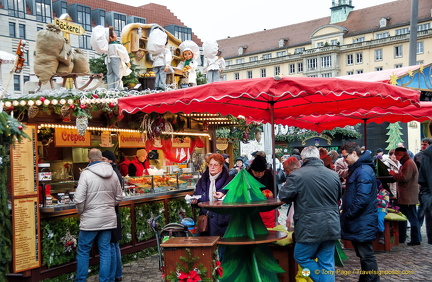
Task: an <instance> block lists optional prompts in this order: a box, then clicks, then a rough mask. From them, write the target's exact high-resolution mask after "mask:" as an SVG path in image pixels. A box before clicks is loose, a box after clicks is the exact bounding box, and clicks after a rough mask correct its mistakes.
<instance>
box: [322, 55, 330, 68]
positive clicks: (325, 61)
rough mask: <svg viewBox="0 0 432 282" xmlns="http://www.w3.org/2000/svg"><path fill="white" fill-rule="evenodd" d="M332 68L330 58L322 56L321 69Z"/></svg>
mask: <svg viewBox="0 0 432 282" xmlns="http://www.w3.org/2000/svg"><path fill="white" fill-rule="evenodd" d="M331 66H332V59H331V56H324V57H322V58H321V67H322V68H324V69H326V68H331Z"/></svg>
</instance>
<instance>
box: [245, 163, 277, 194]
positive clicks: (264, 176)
mask: <svg viewBox="0 0 432 282" xmlns="http://www.w3.org/2000/svg"><path fill="white" fill-rule="evenodd" d="M248 172H249V173H250V174H251V175H252V176H253V177H254V178H255V179H256V180H258V181H259V182H260V183H261V184H263V185H265V187H264V188H262V189H269V190H270V191H273V189H274V179H273V174H272V172H271V170H269V169H267V161H266V159H265V158H264V157H263V156H260V155H256V157H255V159H254V160H253V161H252V164H251V165H250V167H249V169H248Z"/></svg>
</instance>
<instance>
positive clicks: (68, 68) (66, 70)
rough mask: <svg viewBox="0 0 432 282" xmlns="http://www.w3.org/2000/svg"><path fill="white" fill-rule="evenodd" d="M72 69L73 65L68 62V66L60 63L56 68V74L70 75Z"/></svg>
mask: <svg viewBox="0 0 432 282" xmlns="http://www.w3.org/2000/svg"><path fill="white" fill-rule="evenodd" d="M73 67H74V63H72V62H70V63H69V65H66V64H65V63H62V62H60V63H59V65H58V68H57V73H71V72H72V70H73Z"/></svg>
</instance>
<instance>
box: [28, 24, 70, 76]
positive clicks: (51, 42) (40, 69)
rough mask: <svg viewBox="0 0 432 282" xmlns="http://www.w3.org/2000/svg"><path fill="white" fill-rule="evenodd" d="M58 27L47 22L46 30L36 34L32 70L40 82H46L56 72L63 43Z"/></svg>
mask: <svg viewBox="0 0 432 282" xmlns="http://www.w3.org/2000/svg"><path fill="white" fill-rule="evenodd" d="M64 42H65V41H64V39H63V36H62V35H61V34H60V28H59V27H58V26H57V25H55V24H48V25H47V29H46V30H41V31H39V32H38V33H37V34H36V53H35V64H34V72H35V74H36V76H37V77H38V78H39V80H40V81H41V82H42V84H44V83H46V82H48V81H49V80H50V79H51V77H52V76H53V75H54V74H55V73H56V71H57V67H58V64H59V61H58V59H57V57H58V56H59V54H60V52H61V50H62V48H63V44H64Z"/></svg>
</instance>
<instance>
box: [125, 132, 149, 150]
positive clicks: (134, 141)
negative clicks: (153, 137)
mask: <svg viewBox="0 0 432 282" xmlns="http://www.w3.org/2000/svg"><path fill="white" fill-rule="evenodd" d="M118 140H119V148H145V146H146V141H147V138H146V135H145V133H140V132H119V137H118Z"/></svg>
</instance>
